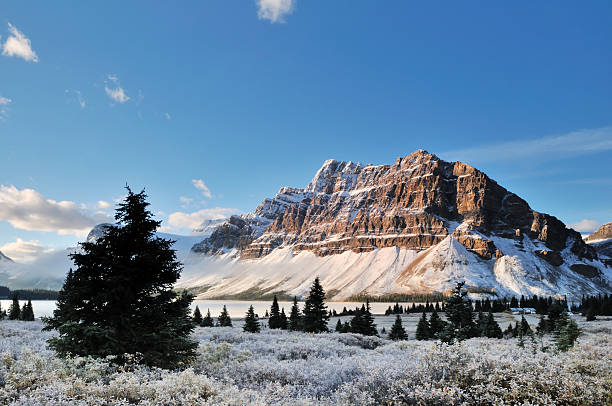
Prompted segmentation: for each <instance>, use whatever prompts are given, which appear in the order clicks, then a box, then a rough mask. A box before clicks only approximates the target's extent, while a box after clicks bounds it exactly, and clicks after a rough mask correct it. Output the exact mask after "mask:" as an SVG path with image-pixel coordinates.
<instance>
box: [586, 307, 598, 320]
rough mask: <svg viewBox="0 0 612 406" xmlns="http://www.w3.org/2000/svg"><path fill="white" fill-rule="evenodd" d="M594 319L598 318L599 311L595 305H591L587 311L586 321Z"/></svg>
mask: <svg viewBox="0 0 612 406" xmlns="http://www.w3.org/2000/svg"><path fill="white" fill-rule="evenodd" d="M594 320H597V312H596V310H595V308H594V307H589V310H587V312H586V321H594Z"/></svg>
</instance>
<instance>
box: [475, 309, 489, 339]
mask: <svg viewBox="0 0 612 406" xmlns="http://www.w3.org/2000/svg"><path fill="white" fill-rule="evenodd" d="M476 327H477V329H478V336H479V337H485V334H486V331H487V319H485V317H484V314H483V313H482V310H481V311H479V312H478V318H477V319H476Z"/></svg>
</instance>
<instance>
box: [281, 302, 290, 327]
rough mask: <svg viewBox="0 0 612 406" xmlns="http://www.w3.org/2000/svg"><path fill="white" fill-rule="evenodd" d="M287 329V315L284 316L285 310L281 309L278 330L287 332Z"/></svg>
mask: <svg viewBox="0 0 612 406" xmlns="http://www.w3.org/2000/svg"><path fill="white" fill-rule="evenodd" d="M288 328H289V321H288V320H287V315H286V314H285V308H284V307H283V308H282V309H281V313H280V329H281V330H287V329H288Z"/></svg>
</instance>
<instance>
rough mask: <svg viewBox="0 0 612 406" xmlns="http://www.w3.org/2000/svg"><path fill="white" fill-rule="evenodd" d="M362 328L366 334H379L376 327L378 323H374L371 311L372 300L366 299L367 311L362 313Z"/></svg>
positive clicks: (362, 332)
mask: <svg viewBox="0 0 612 406" xmlns="http://www.w3.org/2000/svg"><path fill="white" fill-rule="evenodd" d="M362 320H363V323H362V330H361V334H363V335H365V336H377V335H378V330H377V329H376V324H375V323H374V316H373V315H372V312H371V307H370V301H369V300H366V306H365V311H364V312H363V315H362Z"/></svg>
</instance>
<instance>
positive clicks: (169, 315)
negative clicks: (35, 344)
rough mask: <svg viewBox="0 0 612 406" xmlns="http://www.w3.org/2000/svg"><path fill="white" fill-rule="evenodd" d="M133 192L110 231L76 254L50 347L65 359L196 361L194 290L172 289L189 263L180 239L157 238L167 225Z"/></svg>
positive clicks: (52, 322) (51, 321)
mask: <svg viewBox="0 0 612 406" xmlns="http://www.w3.org/2000/svg"><path fill="white" fill-rule="evenodd" d="M127 191H128V195H127V197H126V198H125V200H124V202H123V203H120V204H119V207H118V208H117V209H116V213H115V220H116V221H117V224H116V225H111V226H107V227H106V230H105V231H106V233H105V235H104V236H102V237H100V238H98V239H97V240H95V241H92V242H84V243H81V244H80V247H81V249H80V250H79V252H76V253H73V254H71V255H70V257H71V259H72V261H73V262H74V264H75V265H76V269H75V270H74V272H71V273H69V276H68V277H67V278H66V283H65V285H64V287H63V288H62V291H61V293H60V295H59V298H58V302H57V309H56V310H55V311H54V313H53V317H50V318H47V319H45V322H46V327H45V328H46V329H47V330H51V329H56V330H57V331H58V332H59V335H58V336H57V337H53V338H51V339H50V340H49V345H50V347H51V348H53V349H54V350H55V351H56V352H57V353H58V354H59V355H60V356H67V355H69V354H71V355H80V356H93V357H106V356H115V357H116V358H115V360H116V362H118V363H122V362H124V361H125V357H124V355H125V354H137V353H139V354H141V357H140V362H142V363H143V364H146V365H150V366H155V367H161V368H177V367H180V366H184V365H186V364H188V363H189V362H191V360H192V359H193V358H195V353H196V352H195V351H196V348H197V343H196V342H194V341H192V340H191V339H190V337H189V336H190V334H191V332H192V331H193V328H194V326H193V322H192V320H191V317H190V311H189V306H190V304H191V302H192V300H193V297H192V296H191V295H186V294H183V295H178V294H177V293H176V292H175V291H174V290H173V289H172V288H173V285H174V283H175V282H176V280H177V279H178V278H179V276H180V273H181V270H182V265H181V263H180V262H178V261H177V260H176V253H175V251H174V250H173V249H172V244H173V241H171V240H165V239H162V238H158V237H156V236H155V230H156V229H157V228H158V227H159V225H160V224H161V222H159V221H155V220H154V219H153V217H152V214H151V212H150V211H149V210H147V206H148V205H149V203H147V202H146V197H147V196H146V194H145V193H144V190H143V191H142V192H140V193H133V192H132V191H131V190H130V189H129V188H127Z"/></svg>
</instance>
